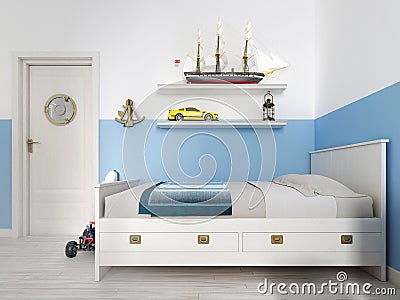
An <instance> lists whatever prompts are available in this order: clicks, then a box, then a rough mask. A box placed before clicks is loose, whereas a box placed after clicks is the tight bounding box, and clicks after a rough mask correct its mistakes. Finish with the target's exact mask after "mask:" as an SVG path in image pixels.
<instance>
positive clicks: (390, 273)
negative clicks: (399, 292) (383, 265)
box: [387, 266, 400, 287]
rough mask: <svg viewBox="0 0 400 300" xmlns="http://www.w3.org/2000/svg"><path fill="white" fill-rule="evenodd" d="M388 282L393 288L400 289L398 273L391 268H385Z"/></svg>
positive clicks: (399, 275)
mask: <svg viewBox="0 0 400 300" xmlns="http://www.w3.org/2000/svg"><path fill="white" fill-rule="evenodd" d="M387 276H388V280H389V281H390V282H391V283H393V284H394V285H395V286H398V287H400V271H397V270H396V269H393V268H392V267H389V266H388V267H387Z"/></svg>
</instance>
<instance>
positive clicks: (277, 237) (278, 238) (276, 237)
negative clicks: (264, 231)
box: [271, 234, 283, 245]
mask: <svg viewBox="0 0 400 300" xmlns="http://www.w3.org/2000/svg"><path fill="white" fill-rule="evenodd" d="M271 244H273V245H281V244H283V235H282V234H273V235H271Z"/></svg>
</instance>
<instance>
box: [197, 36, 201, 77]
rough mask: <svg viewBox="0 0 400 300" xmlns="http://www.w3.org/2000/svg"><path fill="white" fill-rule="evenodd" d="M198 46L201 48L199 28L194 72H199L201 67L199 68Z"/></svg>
mask: <svg viewBox="0 0 400 300" xmlns="http://www.w3.org/2000/svg"><path fill="white" fill-rule="evenodd" d="M200 48H201V38H200V30H199V33H198V37H197V59H196V73H201V69H200V62H201V57H200Z"/></svg>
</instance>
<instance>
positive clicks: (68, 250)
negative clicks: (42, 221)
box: [65, 222, 95, 258]
mask: <svg viewBox="0 0 400 300" xmlns="http://www.w3.org/2000/svg"><path fill="white" fill-rule="evenodd" d="M94 232H95V231H94V222H90V223H89V224H88V225H86V228H85V230H84V231H83V233H82V235H81V236H80V237H79V244H78V243H77V242H75V241H69V242H68V243H67V245H66V246H65V255H66V256H67V257H69V258H73V257H75V256H76V254H77V253H78V251H94V245H95V243H94V241H95V240H94Z"/></svg>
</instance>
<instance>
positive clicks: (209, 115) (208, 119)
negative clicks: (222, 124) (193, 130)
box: [204, 114, 213, 121]
mask: <svg viewBox="0 0 400 300" xmlns="http://www.w3.org/2000/svg"><path fill="white" fill-rule="evenodd" d="M212 119H213V116H212V115H211V114H206V115H205V116H204V120H206V121H211V120H212Z"/></svg>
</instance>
